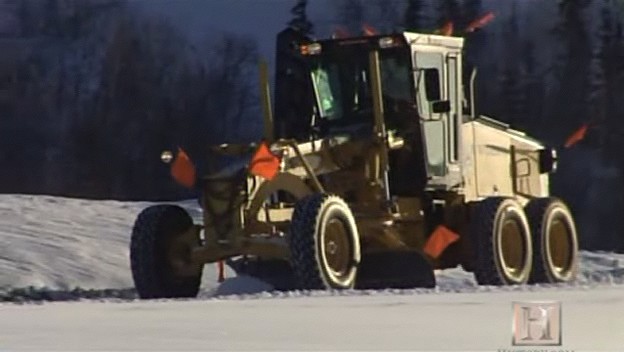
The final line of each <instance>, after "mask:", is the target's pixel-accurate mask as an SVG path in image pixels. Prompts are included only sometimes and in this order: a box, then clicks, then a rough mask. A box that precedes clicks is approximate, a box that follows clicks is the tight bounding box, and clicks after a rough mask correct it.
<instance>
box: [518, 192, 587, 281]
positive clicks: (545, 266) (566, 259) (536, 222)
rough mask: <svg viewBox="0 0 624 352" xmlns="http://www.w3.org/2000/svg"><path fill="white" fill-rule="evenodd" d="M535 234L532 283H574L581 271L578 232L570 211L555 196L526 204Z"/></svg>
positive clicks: (532, 231)
mask: <svg viewBox="0 0 624 352" xmlns="http://www.w3.org/2000/svg"><path fill="white" fill-rule="evenodd" d="M526 213H527V217H528V219H529V224H530V226H531V233H532V235H533V243H534V252H535V254H534V256H533V272H532V273H531V280H530V281H531V282H532V283H559V282H571V281H573V280H574V279H575V278H576V275H577V273H578V260H579V258H578V234H577V231H576V226H575V224H574V219H573V217H572V214H571V213H570V210H569V209H568V207H567V206H566V205H565V203H564V202H563V201H561V200H560V199H557V198H555V197H548V198H535V199H532V200H530V201H529V203H528V204H527V206H526Z"/></svg>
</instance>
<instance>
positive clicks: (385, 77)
mask: <svg viewBox="0 0 624 352" xmlns="http://www.w3.org/2000/svg"><path fill="white" fill-rule="evenodd" d="M462 45H463V39H461V38H453V37H442V36H433V35H423V34H416V33H395V34H391V35H376V36H363V37H354V38H344V39H327V40H318V41H313V40H311V39H310V38H307V37H305V36H302V35H301V34H299V33H298V32H296V31H294V30H292V29H286V30H284V31H282V32H281V33H280V34H279V35H278V39H277V57H276V58H277V62H276V72H275V74H276V80H275V82H276V86H275V121H274V122H275V125H274V126H275V131H274V135H275V137H276V138H294V139H297V140H298V141H300V142H303V141H308V140H310V139H318V138H326V137H330V136H332V135H336V134H345V133H346V134H348V135H349V136H351V137H352V138H357V137H358V136H362V137H364V138H366V137H370V136H371V134H372V133H373V131H374V128H373V127H374V124H375V119H374V113H373V98H372V97H373V94H374V92H373V91H372V90H373V89H374V87H373V85H372V81H371V72H370V71H371V63H370V61H369V53H371V52H373V51H377V52H378V54H379V72H380V76H381V77H380V78H381V80H380V90H381V96H382V103H383V112H384V114H383V118H384V124H385V129H386V130H387V131H389V132H391V133H396V134H397V135H399V136H401V137H402V138H404V140H405V142H406V143H405V147H404V148H403V150H397V151H392V152H391V154H393V155H391V158H390V162H391V165H390V167H391V169H392V168H395V169H402V172H401V173H397V175H395V176H396V177H394V178H395V179H396V178H405V180H398V179H397V180H396V182H391V183H392V184H404V183H409V180H410V179H411V180H412V181H414V180H415V179H416V180H421V181H422V182H417V183H422V185H421V184H419V185H413V186H415V187H410V188H413V189H421V190H422V189H425V188H427V189H429V190H438V189H440V190H448V189H451V188H452V187H454V186H455V185H458V184H459V183H460V181H461V175H460V167H459V163H458V159H459V149H460V148H459V143H458V141H459V133H460V126H461V125H460V124H461V114H460V111H461V104H460V102H461V101H462V97H463V95H462V92H461V79H460V77H461V66H460V65H461V49H462ZM420 165H422V166H424V167H419V166H420ZM405 170H412V171H413V173H411V174H408V173H406V172H405ZM392 176H393V175H392V172H391V178H393V177H392ZM423 186H424V187H423ZM391 188H394V189H395V190H398V189H397V187H391ZM398 188H404V187H398ZM393 193H395V192H393ZM399 193H406V192H399ZM407 193H409V192H407Z"/></svg>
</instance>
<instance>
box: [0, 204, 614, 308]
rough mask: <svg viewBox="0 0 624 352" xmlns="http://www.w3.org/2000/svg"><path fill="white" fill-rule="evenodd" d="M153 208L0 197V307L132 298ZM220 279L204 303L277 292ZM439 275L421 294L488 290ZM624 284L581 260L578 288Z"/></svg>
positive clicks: (207, 282)
mask: <svg viewBox="0 0 624 352" xmlns="http://www.w3.org/2000/svg"><path fill="white" fill-rule="evenodd" d="M150 204H151V203H148V202H117V201H91V200H83V199H70V198H60V197H49V196H31V195H0V300H11V301H20V300H72V299H78V298H110V299H115V298H122V299H132V298H134V297H135V293H134V291H133V290H132V287H133V283H132V278H131V274H130V270H129V267H130V263H129V248H128V243H129V239H130V232H131V228H132V224H133V223H134V219H135V217H136V215H137V214H138V213H139V212H140V211H141V210H142V209H143V208H145V207H147V206H149V205H150ZM176 204H178V205H181V206H183V207H184V208H186V209H187V210H188V211H189V212H190V214H191V216H192V217H194V218H196V219H199V218H200V217H201V213H200V209H199V207H198V205H197V203H196V202H195V201H185V202H179V203H176ZM216 274H217V272H216V268H215V266H213V265H207V266H206V267H205V270H204V277H203V280H202V288H201V296H203V297H213V296H216V295H219V296H223V295H234V296H237V297H238V296H240V295H245V296H254V295H259V296H260V297H263V296H266V294H263V292H267V291H270V290H271V289H272V288H271V286H269V285H268V284H266V283H264V282H261V281H259V280H256V279H253V278H250V277H234V274H233V272H232V271H230V270H228V271H227V272H226V276H227V278H228V279H227V280H226V281H225V282H223V283H222V284H221V285H219V284H218V283H217V280H216V276H217V275H216ZM436 275H437V279H438V287H437V288H436V290H433V291H428V290H424V291H422V292H476V291H480V290H483V289H484V288H481V287H479V286H478V285H477V284H476V282H475V280H474V278H473V276H472V274H470V273H467V272H465V271H463V270H461V269H459V268H457V269H451V270H443V271H438V272H437V273H436ZM623 282H624V255H622V254H619V255H618V254H613V253H607V252H582V261H581V273H580V275H579V280H578V282H577V283H574V284H572V286H573V287H578V286H579V285H594V284H601V285H610V284H622V283H623ZM506 289H509V288H497V290H506ZM526 289H535V287H533V288H526ZM406 292H411V293H412V294H413V293H415V292H421V291H410V290H407V291H406ZM345 294H366V293H361V292H360V293H354V292H351V293H345ZM270 295H273V296H278V297H280V296H283V294H282V293H273V294H270Z"/></svg>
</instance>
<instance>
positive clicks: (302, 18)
mask: <svg viewBox="0 0 624 352" xmlns="http://www.w3.org/2000/svg"><path fill="white" fill-rule="evenodd" d="M307 6H308V1H307V0H297V3H296V4H295V6H293V8H292V9H291V10H290V13H291V14H292V15H293V19H291V20H290V22H288V25H289V26H291V27H292V28H294V29H296V30H298V31H300V32H301V33H303V34H305V35H311V34H313V33H314V26H313V24H312V22H310V21H309V20H308V15H307V13H306V8H307Z"/></svg>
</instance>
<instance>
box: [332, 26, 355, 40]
mask: <svg viewBox="0 0 624 352" xmlns="http://www.w3.org/2000/svg"><path fill="white" fill-rule="evenodd" d="M350 36H351V34H350V33H349V31H348V30H346V29H345V28H344V27H340V26H338V27H336V29H335V30H334V33H333V34H332V37H333V38H336V39H340V38H348V37H350Z"/></svg>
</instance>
